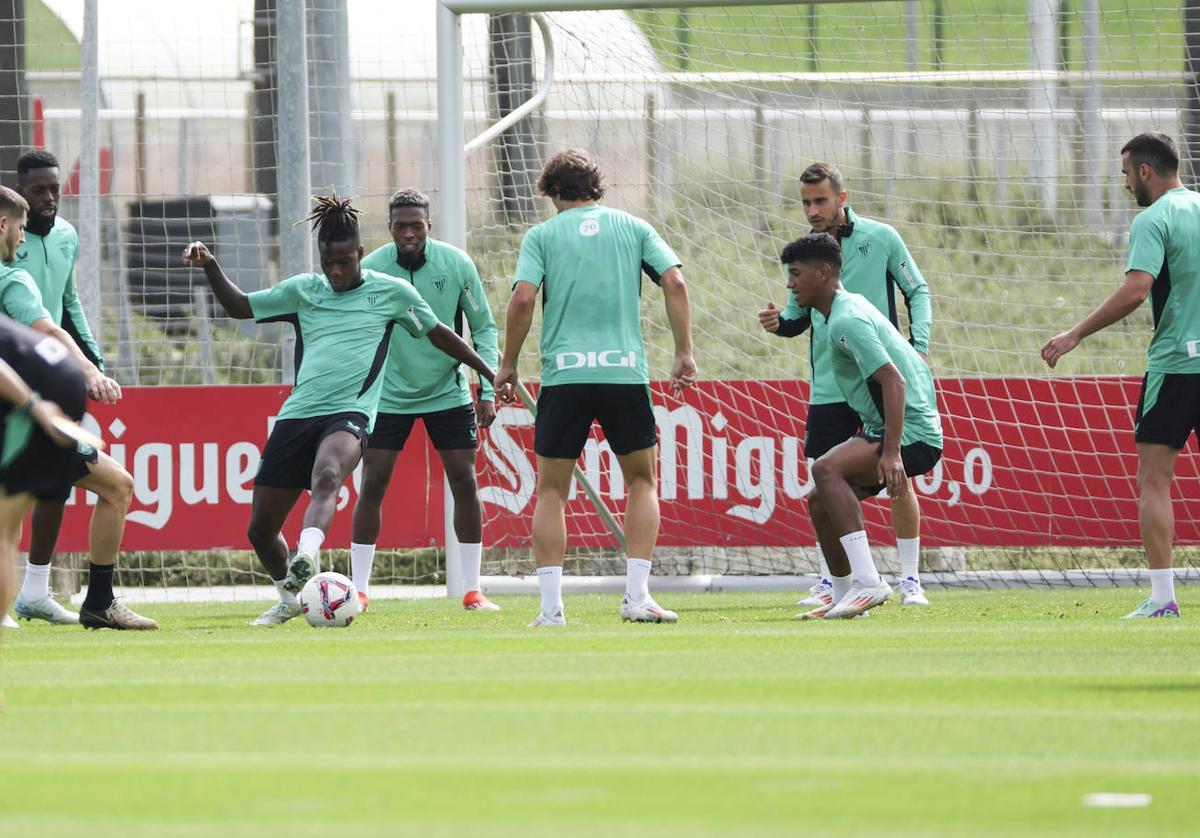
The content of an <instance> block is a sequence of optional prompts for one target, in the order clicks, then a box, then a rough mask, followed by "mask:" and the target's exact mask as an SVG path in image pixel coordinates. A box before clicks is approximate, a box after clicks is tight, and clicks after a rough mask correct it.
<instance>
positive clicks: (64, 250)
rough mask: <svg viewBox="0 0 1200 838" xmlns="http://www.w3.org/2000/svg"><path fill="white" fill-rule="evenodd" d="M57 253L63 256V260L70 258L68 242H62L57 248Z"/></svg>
mask: <svg viewBox="0 0 1200 838" xmlns="http://www.w3.org/2000/svg"><path fill="white" fill-rule="evenodd" d="M58 251H59V253H61V254H62V255H63V258H64V259H70V258H71V245H70V243H69V242H63V243H62V244H60V245H59V246H58Z"/></svg>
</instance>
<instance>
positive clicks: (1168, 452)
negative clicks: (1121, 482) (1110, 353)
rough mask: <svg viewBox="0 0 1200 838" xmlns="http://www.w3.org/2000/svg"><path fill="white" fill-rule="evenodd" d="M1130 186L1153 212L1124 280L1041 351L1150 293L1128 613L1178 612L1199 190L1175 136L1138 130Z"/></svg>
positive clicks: (1193, 420) (1198, 347)
mask: <svg viewBox="0 0 1200 838" xmlns="http://www.w3.org/2000/svg"><path fill="white" fill-rule="evenodd" d="M1121 172H1122V174H1124V175H1125V188H1126V189H1128V190H1129V191H1130V192H1132V193H1133V196H1134V198H1135V199H1136V201H1137V205H1138V206H1139V207H1145V209H1144V210H1143V211H1142V212H1141V213H1139V214H1138V216H1137V217H1136V218H1134V220H1133V225H1132V226H1131V227H1130V228H1129V258H1128V260H1127V262H1126V264H1125V282H1124V283H1123V284H1122V285H1121V287H1120V288H1118V289H1117V290H1116V291H1114V292H1113V293H1112V294H1111V295H1110V296H1109V297H1108V299H1107V300H1105V301H1104V302H1103V303H1101V304H1100V306H1099V307H1098V308H1097V309H1096V310H1095V311H1093V312H1092V313H1091V314H1089V315H1088V316H1087V317H1085V318H1083V319H1082V320H1080V321H1079V322H1078V323H1076V324H1075V325H1074V326H1073V327H1072V328H1071V329H1070V330H1068V331H1066V332H1063V333H1062V334H1059V335H1056V336H1055V337H1053V338H1051V339H1050V340H1049V341H1047V342H1046V344H1045V345H1044V346H1043V347H1042V358H1043V359H1044V360H1045V361H1046V363H1047V364H1049V365H1050V366H1051V367H1054V366H1055V365H1056V364H1057V363H1058V361H1059V360H1060V359H1061V358H1062V357H1063V356H1064V355H1066V354H1067V353H1068V352H1070V351H1071V350H1072V349H1074V348H1075V347H1076V346H1078V345H1079V342H1080V341H1081V340H1083V339H1084V338H1085V337H1087V336H1088V335H1090V334H1093V333H1095V332H1098V331H1100V330H1101V329H1105V328H1107V327H1109V326H1111V325H1112V324H1114V323H1116V322H1118V321H1119V320H1123V319H1124V318H1125V317H1127V316H1128V315H1130V314H1132V313H1133V312H1134V311H1136V310H1137V308H1138V306H1140V305H1141V304H1142V303H1143V302H1144V301H1145V299H1146V297H1150V304H1151V312H1152V314H1153V317H1154V336H1153V337H1152V338H1150V348H1149V360H1148V362H1147V364H1146V376H1145V378H1144V379H1143V380H1142V393H1141V397H1140V398H1139V399H1138V406H1137V413H1136V415H1135V418H1134V440H1135V442H1136V443H1137V455H1138V475H1137V480H1138V524H1139V525H1140V527H1141V532H1142V543H1143V545H1144V546H1145V549H1146V559H1147V562H1148V563H1149V565H1150V596H1149V597H1147V598H1146V600H1145V601H1144V602H1142V604H1141V605H1139V606H1138V607H1137V608H1136V609H1134V610H1133V611H1132V612H1130V613H1129V614H1126V615H1125V616H1126V617H1127V618H1135V619H1137V618H1145V617H1178V616H1179V606H1178V605H1177V604H1176V602H1175V580H1174V576H1173V571H1172V566H1171V542H1172V541H1174V538H1175V515H1174V510H1173V508H1172V506H1171V488H1172V485H1173V484H1174V482H1175V464H1176V462H1177V460H1178V459H1179V452H1180V451H1181V450H1183V446H1184V445H1186V444H1187V440H1188V437H1189V436H1191V435H1192V433H1193V432H1196V433H1197V434H1200V195H1198V194H1197V193H1196V192H1193V191H1192V190H1190V189H1186V188H1185V187H1184V186H1183V183H1182V182H1181V181H1180V180H1179V152H1178V150H1177V149H1176V147H1175V141H1174V140H1172V139H1171V138H1170V137H1168V136H1167V135H1166V134H1160V133H1158V132H1148V133H1144V134H1138V135H1137V136H1136V137H1134V138H1133V139H1131V140H1130V141H1129V142H1127V143H1126V144H1125V147H1124V148H1122V149H1121Z"/></svg>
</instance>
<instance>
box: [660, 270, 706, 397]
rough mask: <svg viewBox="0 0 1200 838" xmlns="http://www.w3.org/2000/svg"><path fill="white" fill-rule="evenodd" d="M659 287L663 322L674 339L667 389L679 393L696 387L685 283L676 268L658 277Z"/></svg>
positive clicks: (690, 313) (690, 322) (689, 309)
mask: <svg viewBox="0 0 1200 838" xmlns="http://www.w3.org/2000/svg"><path fill="white" fill-rule="evenodd" d="M659 285H661V286H662V290H663V301H664V302H665V303H666V307H667V320H668V321H670V323H671V334H672V336H673V337H674V338H675V360H674V362H672V364H671V389H672V390H674V391H675V392H676V393H682V392H683V391H684V390H686V389H687V388H688V387H691V386H692V385H693V384H695V383H696V375H697V372H698V371H697V369H696V359H695V357H694V356H693V355H692V309H691V304H690V303H689V301H688V289H687V283H686V282H684V280H683V271H681V270H680V269H679V267H678V266H676V267H673V268H671V269H670V270H668V271H666V272H665V273H664V274H663V275H662V279H661V280H660V281H659Z"/></svg>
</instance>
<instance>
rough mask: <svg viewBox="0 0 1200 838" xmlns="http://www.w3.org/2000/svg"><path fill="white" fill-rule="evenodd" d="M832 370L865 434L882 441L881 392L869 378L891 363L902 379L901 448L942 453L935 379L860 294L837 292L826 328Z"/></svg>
mask: <svg viewBox="0 0 1200 838" xmlns="http://www.w3.org/2000/svg"><path fill="white" fill-rule="evenodd" d="M826 326H827V330H826V331H827V334H828V338H827V339H828V341H829V346H828V350H829V357H830V360H831V363H830V366H831V368H832V370H833V377H834V380H835V381H836V382H837V386H838V389H839V392H840V393H842V395H843V397H844V401H846V402H847V403H848V404H849V405H850V406H851V407H852V408H854V410H855V412H856V413H858V415H859V417H861V418H862V421H863V431H864V432H865V433H867V434H870V435H871V436H883V430H884V415H883V414H884V410H883V392H882V390H881V388H880V386H879V384H878V383H876V382H875V380H874V379H872V378H871V376H872V375H873V374H874V373H875V371H876V370H878V369H879V368H880V367H882V366H884V365H885V364H888V363H891V364H894V365H895V366H896V369H898V370H899V371H900V375H902V376H904V381H905V388H904V431H903V433H902V434H901V438H900V444H901V445H911V444H912V443H914V442H924V443H925V444H927V445H932V446H933V447H934V448H937V449H939V450H941V447H942V420H941V417H939V416H938V409H937V394H936V393H935V391H934V387H933V374H932V373H931V372H930V371H929V366H928V365H927V364H926V363H925V362H924V361H922V360H921V356H920V355H918V354H917V350H915V349H913V347H912V346H911V345H910V344H909V343H908V341H906V340H905V339H904V336H903V335H901V334H900V331H899V330H898V329H897V328H896V327H895V326H893V325H892V324H891V323H890V322H888V319H887V318H886V317H884V315H883V313H882V312H880V311H879V309H878V308H876V307H875V305H874V304H873V303H872V302H871V301H870V300H868V299H867V298H866V297H864V296H863V295H861V294H855V293H852V292H850V291H839V292H838V293H837V296H835V297H834V298H833V305H832V306H831V307H830V309H829V321H828V323H827V324H826Z"/></svg>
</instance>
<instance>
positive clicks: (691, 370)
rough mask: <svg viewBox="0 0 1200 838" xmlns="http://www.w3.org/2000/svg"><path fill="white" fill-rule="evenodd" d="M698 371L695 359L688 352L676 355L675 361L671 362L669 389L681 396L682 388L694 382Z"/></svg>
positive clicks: (684, 388)
mask: <svg viewBox="0 0 1200 838" xmlns="http://www.w3.org/2000/svg"><path fill="white" fill-rule="evenodd" d="M698 372H699V371H698V370H697V369H696V359H695V358H693V357H692V356H691V355H690V354H688V355H676V356H675V363H673V364H671V389H672V390H674V391H675V393H676V395H680V396H682V395H683V391H684V390H686V389H687V388H689V387H691V386H692V385H693V384H695V383H696V375H697V373H698Z"/></svg>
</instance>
